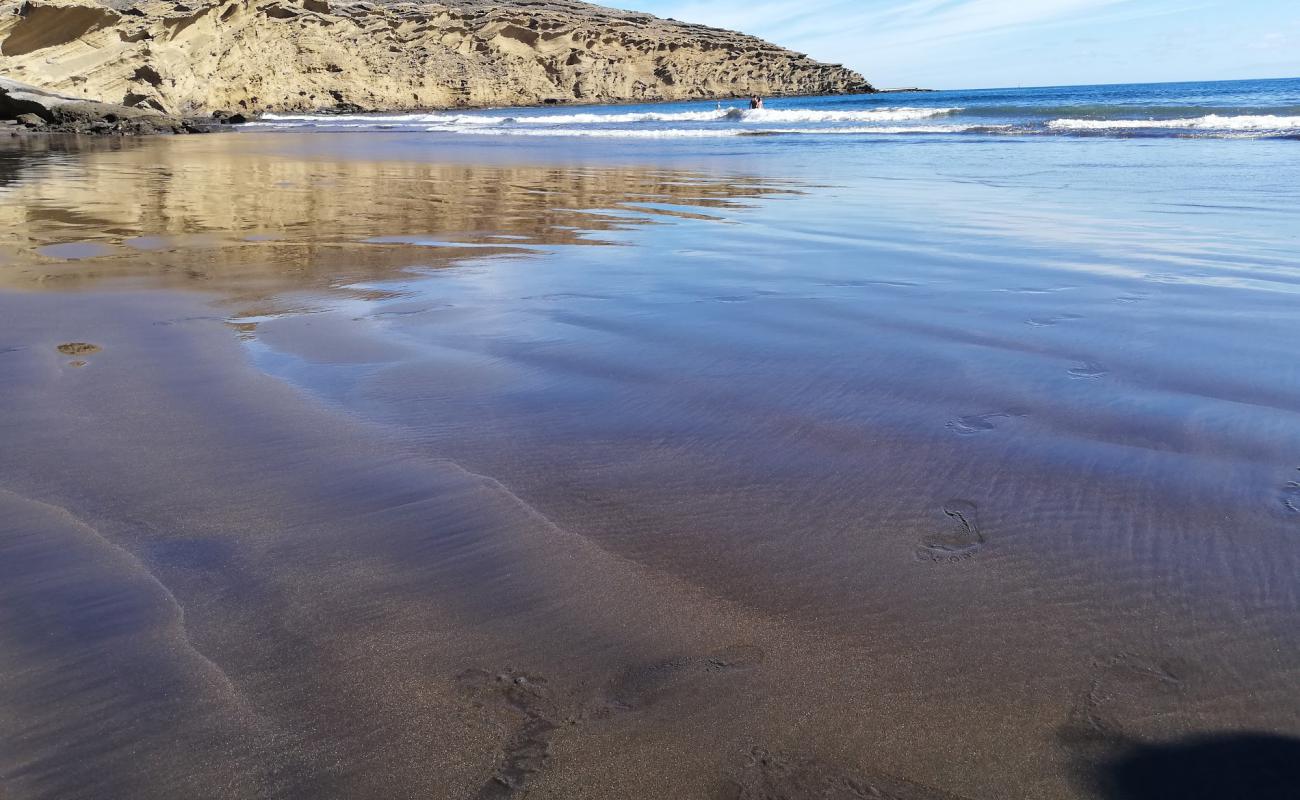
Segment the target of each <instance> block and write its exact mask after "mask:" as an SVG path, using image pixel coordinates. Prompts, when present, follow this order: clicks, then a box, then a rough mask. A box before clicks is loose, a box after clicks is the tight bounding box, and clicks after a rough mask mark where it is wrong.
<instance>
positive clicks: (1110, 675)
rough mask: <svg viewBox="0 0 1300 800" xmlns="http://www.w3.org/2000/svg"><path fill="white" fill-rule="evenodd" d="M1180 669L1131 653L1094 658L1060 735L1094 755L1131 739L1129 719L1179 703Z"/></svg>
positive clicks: (1156, 713)
mask: <svg viewBox="0 0 1300 800" xmlns="http://www.w3.org/2000/svg"><path fill="white" fill-rule="evenodd" d="M1181 672H1182V670H1181V669H1177V668H1175V667H1174V666H1173V665H1171V664H1168V663H1166V662H1162V661H1157V660H1155V659H1150V658H1145V657H1143V656H1140V655H1136V654H1134V653H1116V654H1113V655H1110V656H1106V657H1104V658H1099V659H1097V660H1096V661H1094V662H1093V673H1092V677H1091V678H1090V679H1089V680H1088V684H1087V686H1086V687H1085V688H1084V689H1083V690H1082V691H1080V692H1079V694H1078V696H1077V697H1076V699H1075V702H1074V705H1073V707H1072V708H1071V709H1070V715H1069V718H1068V719H1067V720H1066V723H1065V725H1064V726H1063V727H1062V729H1061V738H1062V739H1063V740H1064V741H1065V742H1066V743H1067V744H1070V745H1072V746H1074V747H1075V748H1077V749H1083V750H1095V751H1097V752H1096V753H1094V755H1097V754H1101V753H1102V752H1104V751H1105V750H1107V749H1108V748H1113V747H1115V746H1118V745H1121V744H1123V743H1124V742H1126V741H1128V740H1130V739H1132V738H1134V732H1133V731H1131V730H1129V729H1128V728H1129V726H1130V725H1131V723H1130V722H1129V720H1141V719H1151V718H1154V717H1157V716H1159V715H1160V714H1161V713H1164V712H1165V711H1167V710H1168V709H1170V708H1172V707H1174V706H1177V705H1178V704H1179V702H1180V701H1181V699H1182V697H1183V693H1184V689H1185V682H1184V679H1183V677H1182V676H1181V674H1180V673H1181Z"/></svg>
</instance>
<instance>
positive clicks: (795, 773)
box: [716, 747, 962, 800]
mask: <svg viewBox="0 0 1300 800" xmlns="http://www.w3.org/2000/svg"><path fill="white" fill-rule="evenodd" d="M716 797H717V798H718V800H777V799H778V798H780V800H962V798H960V797H959V796H957V795H955V794H951V793H949V792H945V791H942V790H940V789H935V788H933V787H931V786H925V785H923V784H919V783H913V782H911V781H907V780H903V779H901V778H894V777H891V776H888V775H882V774H879V773H875V772H871V771H867V770H863V769H859V768H855V767H842V766H838V765H835V764H832V763H829V762H827V761H823V760H821V759H818V758H811V757H807V756H801V755H793V754H788V753H780V752H773V751H770V750H766V749H764V748H761V747H756V748H754V749H753V750H751V751H750V752H749V753H747V754H745V756H743V757H742V758H741V759H739V763H737V764H736V766H735V767H734V768H733V769H732V770H731V771H730V773H729V774H728V775H726V776H725V777H724V778H723V780H722V784H721V786H720V787H719V789H718V792H717V794H716Z"/></svg>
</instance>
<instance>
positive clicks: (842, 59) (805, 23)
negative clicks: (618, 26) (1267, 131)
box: [597, 0, 1300, 89]
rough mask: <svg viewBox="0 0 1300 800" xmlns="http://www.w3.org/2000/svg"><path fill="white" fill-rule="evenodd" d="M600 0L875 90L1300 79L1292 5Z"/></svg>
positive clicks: (1176, 0) (1291, 1) (1148, 0)
mask: <svg viewBox="0 0 1300 800" xmlns="http://www.w3.org/2000/svg"><path fill="white" fill-rule="evenodd" d="M599 1H600V0H597V2H599ZM604 2H605V3H606V4H607V5H617V6H621V7H625V8H635V9H636V10H639V11H649V12H651V13H653V14H658V15H659V16H664V17H675V18H677V19H681V20H686V21H688V22H702V23H706V24H710V25H717V26H720V27H725V28H736V29H739V30H743V31H745V32H747V33H753V34H756V35H758V36H762V37H763V38H765V39H770V40H772V41H774V42H776V43H778V44H781V45H785V46H787V47H791V48H794V49H796V50H800V51H802V52H806V53H808V54H810V55H812V56H813V57H815V58H817V59H820V60H822V61H833V62H838V63H843V64H847V65H849V66H851V67H854V68H856V69H858V70H860V71H861V72H862V73H863V74H865V75H866V76H867V78H868V79H869V80H871V81H872V82H873V83H874V84H876V85H877V86H879V87H898V86H924V87H933V88H940V89H957V88H974V87H995V86H996V87H1001V86H1022V85H1023V86H1049V85H1063V84H1084V83H1132V82H1144V81H1180V80H1217V79H1223V80H1228V79H1238V78H1269V77H1272V78H1281V77H1300V0H604Z"/></svg>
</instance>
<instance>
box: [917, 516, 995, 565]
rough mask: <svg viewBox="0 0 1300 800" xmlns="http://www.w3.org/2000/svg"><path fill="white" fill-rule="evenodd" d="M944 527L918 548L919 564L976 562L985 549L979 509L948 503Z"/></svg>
mask: <svg viewBox="0 0 1300 800" xmlns="http://www.w3.org/2000/svg"><path fill="white" fill-rule="evenodd" d="M942 511H943V516H944V523H943V526H942V528H941V529H940V530H938V531H937V532H935V533H933V534H931V535H930V536H928V537H927V538H926V539H925V540H924V541H923V542H921V546H920V547H919V548H917V551H916V557H917V560H919V561H929V562H934V563H938V564H943V563H946V564H954V563H957V562H959V561H965V560H967V559H970V558H973V557H974V556H975V553H976V552H978V551H979V550H980V549H981V548H983V547H984V545H985V539H984V534H983V533H982V532H981V531H980V527H979V520H978V512H979V509H978V507H977V506H976V505H975V504H974V503H972V502H970V501H969V500H949V501H948V502H947V503H944V504H943V506H942Z"/></svg>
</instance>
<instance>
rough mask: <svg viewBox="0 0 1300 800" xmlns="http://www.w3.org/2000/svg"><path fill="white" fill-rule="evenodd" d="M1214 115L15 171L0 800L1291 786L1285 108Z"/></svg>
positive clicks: (1296, 452)
mask: <svg viewBox="0 0 1300 800" xmlns="http://www.w3.org/2000/svg"><path fill="white" fill-rule="evenodd" d="M1294 84H1295V82H1290V83H1288V84H1286V86H1283V87H1281V88H1279V87H1278V86H1273V87H1271V88H1270V89H1269V91H1271V92H1273V93H1274V95H1275V96H1278V95H1280V96H1285V97H1289V96H1291V95H1287V94H1286V93H1287V92H1291V93H1292V95H1295V97H1297V98H1300V91H1297V90H1296V88H1295V86H1294ZM1288 87H1289V88H1288ZM1180 91H1185V90H1180ZM1197 91H1201V92H1203V93H1209V94H1213V92H1214V91H1220V92H1221V93H1222V94H1223V95H1224V96H1225V97H1227V98H1228V99H1224V100H1222V101H1221V102H1220V103H1219V105H1220V106H1222V107H1221V108H1218V110H1214V109H1211V112H1208V113H1197V114H1196V115H1194V116H1191V115H1189V114H1183V115H1182V116H1179V117H1174V116H1172V115H1171V116H1170V118H1171V119H1181V120H1184V122H1183V123H1182V125H1181V126H1175V125H1172V124H1164V123H1163V122H1162V124H1160V125H1156V126H1149V127H1147V128H1139V127H1137V126H1125V125H1123V124H1115V122H1116V119H1117V118H1118V119H1123V118H1126V117H1131V116H1135V115H1133V114H1129V115H1124V114H1121V113H1119V112H1116V113H1115V114H1114V115H1112V116H1113V117H1114V118H1110V119H1106V120H1103V121H1107V122H1109V123H1110V124H1109V125H1108V126H1101V125H1093V126H1088V125H1081V124H1073V126H1072V127H1069V126H1063V125H1059V124H1058V125H1055V126H1053V124H1052V123H1053V122H1059V121H1060V120H1068V119H1071V117H1067V116H1065V115H1064V114H1063V113H1062V112H1060V111H1059V110H1058V109H1059V108H1060V107H1062V106H1061V104H1062V103H1066V104H1068V102H1073V101H1066V100H1060V99H1057V98H1051V99H1050V100H1048V101H1043V105H1044V107H1050V108H1051V109H1052V110H1051V113H1050V114H1049V113H1047V112H1044V113H1043V114H1040V115H1039V116H1038V117H1034V118H1033V119H1032V120H1030V119H1029V117H1030V116H1032V115H1029V114H1025V115H1023V116H1018V117H1015V119H1014V120H1012V119H1011V117H1012V116H1013V115H1012V114H1011V113H1010V112H1007V111H1005V106H1006V105H1007V103H1008V102H1010V101H1006V100H1004V99H990V100H989V101H988V103H987V104H986V105H987V108H988V109H996V111H981V110H980V109H981V108H984V107H982V106H979V105H978V102H977V101H972V100H970V99H969V97H954V96H951V95H949V94H946V93H943V92H937V93H925V94H924V95H916V96H911V95H906V94H899V95H890V96H888V97H880V98H865V99H845V98H836V99H833V100H827V101H826V102H827V104H828V105H827V106H823V105H818V104H817V102H815V101H812V100H809V99H805V98H792V99H789V100H778V101H773V102H772V103H770V104H769V107H770V108H772V109H773V111H774V112H775V116H768V117H766V118H764V117H761V116H750V117H749V118H745V117H744V115H743V114H741V115H731V116H727V113H726V111H725V110H723V111H722V113H718V112H717V110H716V109H712V104H695V105H694V106H690V107H686V108H680V109H679V108H658V107H653V108H650V109H649V110H646V109H640V108H628V107H617V108H608V109H603V108H595V109H578V110H575V109H561V110H558V111H553V112H552V111H547V112H543V111H538V110H505V111H485V112H481V113H480V114H479V117H480V118H486V119H488V120H490V121H487V122H483V121H477V122H476V121H465V120H464V119H460V118H456V117H455V115H450V114H434V113H433V112H431V115H432V116H436V117H438V119H430V118H427V116H429V115H426V118H421V119H413V118H410V115H408V118H407V119H404V120H402V121H399V122H393V121H391V120H383V119H380V120H378V121H376V120H374V119H366V118H364V117H363V118H360V119H352V120H349V118H348V117H337V118H331V119H322V118H317V117H312V116H310V115H308V116H301V115H300V117H299V118H290V119H278V120H277V119H274V118H271V119H265V120H263V121H262V122H261V123H260V124H257V125H254V126H251V127H250V128H248V129H247V130H243V131H241V132H238V133H224V134H219V135H211V136H195V137H145V138H140V139H104V140H92V139H84V138H82V139H72V138H68V139H63V138H58V137H49V138H35V137H33V138H30V139H23V140H21V141H19V140H15V141H14V142H13V143H12V144H10V143H7V142H4V143H0V148H3V149H0V199H2V200H3V202H2V203H0V441H3V445H4V446H3V447H0V596H3V602H0V731H3V737H4V742H5V744H4V746H3V747H2V748H0V775H2V776H3V781H4V782H3V793H4V795H5V796H6V797H10V796H12V797H13V798H29V797H31V798H106V797H108V798H116V797H123V798H125V797H130V798H177V797H187V798H249V797H275V798H326V797H338V798H370V797H374V798H379V797H386V798H398V797H402V798H405V797H433V798H512V797H513V798H524V797H527V798H615V797H628V798H643V797H644V798H668V797H671V798H732V799H734V800H740V799H741V798H744V799H746V800H752V799H754V798H836V799H837V800H838V798H863V797H884V798H898V799H899V800H932V799H938V798H945V799H948V798H965V799H966V800H980V799H982V798H989V799H991V798H1043V799H1053V798H1062V799H1065V798H1091V797H1103V798H1117V799H1124V798H1152V797H1163V796H1165V795H1160V794H1152V793H1150V792H1149V791H1145V790H1144V789H1143V788H1142V787H1143V786H1148V785H1150V782H1151V781H1152V780H1155V781H1156V784H1157V785H1160V786H1164V787H1166V789H1168V790H1169V791H1175V790H1177V791H1179V792H1181V795H1169V796H1183V797H1192V796H1200V795H1196V794H1194V792H1195V791H1208V790H1210V789H1213V790H1214V791H1222V790H1223V787H1224V786H1225V785H1226V786H1235V787H1236V788H1237V790H1238V792H1237V794H1236V796H1241V797H1260V798H1266V799H1267V798H1272V797H1284V796H1286V795H1285V794H1269V793H1268V792H1269V791H1277V792H1283V791H1285V790H1284V789H1282V788H1279V787H1281V786H1282V785H1283V784H1282V783H1281V782H1280V781H1281V780H1282V779H1283V778H1284V777H1288V776H1285V775H1283V774H1282V773H1279V772H1277V768H1276V764H1277V763H1282V762H1285V761H1286V760H1288V759H1289V758H1290V756H1291V755H1294V754H1295V753H1296V752H1297V741H1298V740H1297V739H1296V737H1297V736H1300V694H1297V692H1296V688H1295V687H1296V685H1297V683H1298V681H1300V578H1298V577H1297V576H1300V362H1298V361H1297V359H1296V350H1295V320H1296V312H1295V307H1296V298H1297V291H1298V287H1300V267H1298V266H1297V263H1296V259H1295V255H1294V253H1295V247H1296V244H1297V233H1296V228H1295V226H1294V221H1295V219H1296V218H1297V212H1300V191H1298V190H1297V188H1296V187H1298V186H1300V161H1297V159H1296V155H1295V152H1296V146H1297V142H1296V141H1295V140H1294V137H1293V136H1290V135H1289V134H1288V131H1289V130H1292V129H1293V128H1294V125H1292V126H1291V127H1290V128H1288V127H1287V126H1288V125H1291V123H1289V122H1278V121H1277V120H1279V119H1288V120H1294V119H1300V112H1296V113H1293V112H1292V111H1290V110H1288V109H1290V108H1291V106H1288V105H1286V102H1292V103H1293V105H1297V106H1300V99H1294V100H1293V101H1283V100H1277V99H1276V97H1274V99H1272V100H1270V101H1269V102H1270V103H1273V104H1274V105H1273V106H1269V107H1254V106H1251V105H1250V103H1251V102H1252V101H1251V100H1250V99H1249V97H1247V96H1248V95H1249V94H1250V92H1251V91H1258V90H1254V89H1249V88H1243V87H1237V88H1235V89H1232V90H1231V91H1230V90H1228V89H1222V90H1211V89H1199V90H1197ZM1243 97H1247V99H1242V98H1243ZM1015 102H1017V103H1021V104H1022V105H1026V107H1027V105H1028V101H1023V100H1016V101H1015ZM1080 102H1082V101H1080ZM1089 102H1092V101H1089ZM1135 102H1136V101H1135ZM1143 102H1147V101H1143ZM1152 102H1154V101H1152ZM832 104H833V105H832ZM854 104H856V105H854ZM873 104H874V105H873ZM1017 107H1019V106H1017ZM1090 107H1091V106H1090ZM995 113H996V114H999V115H1002V116H1001V117H999V118H997V119H994V118H993V117H994V116H995ZM1017 113H1019V112H1017ZM544 114H550V115H552V116H554V117H560V118H561V119H560V120H559V121H554V120H553V121H551V122H536V123H531V122H528V121H526V118H528V117H529V116H530V115H537V116H541V115H544ZM589 114H590V115H596V116H602V115H607V116H612V117H613V119H607V120H603V121H602V120H600V119H596V120H594V121H593V120H592V119H591V118H589V117H587V116H583V115H589ZM674 114H676V115H681V114H691V115H696V116H694V117H690V118H688V117H682V116H676V117H674V116H671V115H674ZM871 114H874V116H870V115H871ZM1088 114H1092V115H1093V116H1094V117H1095V116H1096V114H1095V112H1093V111H1088V112H1087V113H1085V114H1083V115H1081V117H1080V119H1083V118H1084V117H1087V115H1088ZM647 115H659V117H658V118H650V117H649V116H647ZM665 115H668V116H665ZM864 115H868V116H864ZM285 116H286V117H287V116H289V115H285ZM1210 116H1214V117H1216V119H1217V120H1218V121H1215V122H1205V121H1204V120H1205V119H1206V118H1207V117H1210ZM1003 117H1005V119H1004V118H1003ZM1264 117H1269V118H1271V119H1272V121H1269V122H1263V123H1261V122H1259V121H1258V120H1259V119H1261V118H1264ZM1226 118H1231V119H1235V120H1237V121H1236V122H1234V123H1232V125H1233V126H1235V127H1233V128H1232V129H1231V130H1229V129H1227V128H1225V127H1223V126H1224V125H1226V124H1227V123H1224V122H1222V120H1223V119H1226ZM1246 118H1250V119H1252V120H1255V121H1254V122H1242V121H1241V120H1242V119H1246ZM521 119H525V121H523V122H520V121H519V120H521ZM1090 119H1092V118H1090ZM1187 119H1194V120H1196V122H1193V123H1187V122H1186V120H1187ZM1027 120H1028V121H1027ZM1092 121H1094V122H1095V121H1097V120H1096V119H1092ZM1003 125H1007V126H1020V128H1018V131H1019V133H1020V134H1021V135H1014V134H1013V133H1011V132H1008V130H1006V129H1003V128H999V126H1003ZM1216 125H1217V126H1220V127H1215V126H1216ZM745 126H749V127H748V128H747V127H745ZM935 126H941V127H942V129H941V130H940V129H935ZM754 127H757V128H758V129H759V130H758V131H757V132H758V133H760V134H762V135H757V136H755V135H750V134H753V133H754V132H755V131H754V130H752V128H754ZM791 127H794V128H797V129H798V130H799V131H801V132H800V133H796V134H790V133H788V131H789V130H790V129H791ZM863 127H867V128H875V129H877V130H876V131H875V132H870V131H868V132H861V131H860V130H859V129H860V128H863ZM521 128H522V129H524V130H522V131H521V130H520V129H521ZM1063 128H1068V129H1067V130H1065V131H1064V133H1063V132H1062V129H1063ZM435 129H436V130H435ZM489 129H490V130H491V131H492V132H491V133H487V134H485V133H484V131H487V130H489ZM736 129H740V130H741V133H742V134H745V135H740V134H734V133H730V132H727V131H733V130H736ZM628 130H633V131H640V133H639V134H635V135H626V134H619V133H617V132H619V131H628ZM681 130H688V131H693V133H689V134H687V135H676V134H665V133H664V132H665V131H681ZM573 131H577V133H573ZM700 131H703V132H704V133H700ZM719 131H724V133H719ZM1162 131H1163V132H1162ZM611 132H612V133H611ZM1182 134H1188V135H1182ZM575 142H580V143H581V144H580V145H576V146H575ZM1251 737H1254V738H1251ZM1243 741H1247V742H1263V743H1264V745H1262V746H1260V747H1255V748H1254V749H1252V750H1251V752H1253V753H1256V754H1258V753H1264V754H1265V756H1261V758H1264V762H1263V766H1260V765H1259V764H1258V763H1256V762H1252V761H1250V760H1249V759H1246V760H1242V759H1240V758H1238V757H1236V755H1234V754H1236V753H1237V752H1238V751H1237V750H1235V749H1234V748H1237V747H1240V746H1241V742H1243ZM1269 754H1280V755H1278V756H1277V757H1276V758H1273V757H1271V756H1270V755H1269ZM1270 759H1271V760H1270ZM1198 770H1201V771H1208V772H1209V773H1210V774H1211V775H1212V777H1210V778H1203V779H1202V778H1198V781H1199V783H1198V784H1197V785H1196V786H1194V787H1191V788H1188V785H1187V784H1185V783H1180V782H1181V781H1186V780H1187V779H1188V776H1189V775H1198V776H1199V775H1201V772H1198ZM1270 770H1272V771H1271V772H1270ZM1153 776H1154V778H1153ZM1214 781H1227V783H1219V784H1215V783H1214ZM1144 792H1145V793H1144ZM1206 796H1209V795H1206ZM1221 796H1233V795H1232V794H1231V793H1229V794H1222V795H1221Z"/></svg>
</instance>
